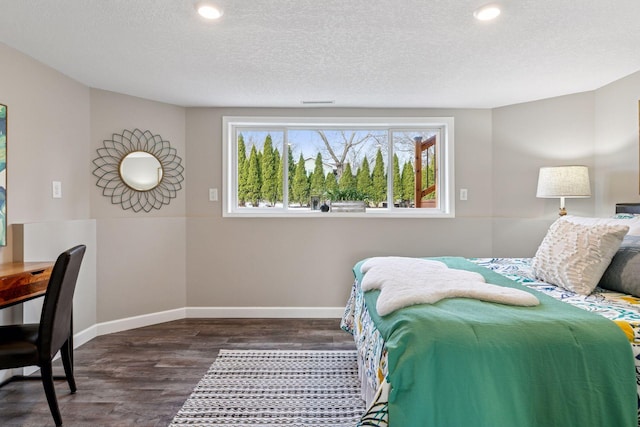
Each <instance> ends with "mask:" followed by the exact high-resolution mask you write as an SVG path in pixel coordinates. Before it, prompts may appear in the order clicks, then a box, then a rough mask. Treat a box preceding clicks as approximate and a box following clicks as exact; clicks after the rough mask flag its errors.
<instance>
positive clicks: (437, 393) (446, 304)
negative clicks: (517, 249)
mask: <svg viewBox="0 0 640 427" xmlns="http://www.w3.org/2000/svg"><path fill="white" fill-rule="evenodd" d="M435 259H438V260H440V261H443V262H445V263H446V264H447V265H449V267H451V268H458V269H464V270H472V271H477V272H479V273H480V274H482V275H483V276H484V277H485V279H486V281H487V283H493V284H497V285H502V286H509V287H514V288H518V289H523V290H526V291H528V292H534V291H532V290H529V289H527V288H525V287H523V286H521V285H520V284H518V283H516V282H513V281H511V280H509V279H507V278H506V277H504V276H502V275H499V274H497V273H494V272H492V271H490V270H487V269H485V268H483V267H479V266H476V265H475V264H472V263H471V262H469V261H467V260H465V259H463V258H450V257H445V258H435ZM360 265H361V263H359V264H357V265H356V267H355V268H354V272H355V274H356V278H357V279H361V278H362V273H361V272H360V268H359V267H360ZM378 294H379V291H370V292H367V293H366V294H365V300H366V304H367V307H368V309H369V312H370V315H371V317H372V319H373V321H374V323H375V325H376V327H377V328H378V330H379V331H380V333H381V334H382V336H383V338H384V340H385V341H386V345H387V349H388V378H387V379H388V381H389V382H390V384H391V392H390V395H389V423H390V425H391V426H394V427H413V426H415V427H449V426H450V427H552V426H553V427H555V426H558V427H570V426H575V427H590V426H592V427H607V426H610V427H625V426H629V427H631V426H637V425H638V420H637V413H636V409H637V406H636V405H637V402H636V383H635V368H634V362H633V355H632V351H631V346H630V345H629V342H628V340H627V338H626V337H625V335H624V334H623V333H622V331H621V330H620V329H619V328H618V326H616V325H615V324H614V323H613V322H611V321H610V320H608V319H605V318H604V317H601V316H599V315H597V314H593V313H589V312H587V311H584V310H581V309H579V308H575V307H573V306H571V305H569V304H565V303H563V302H560V301H557V300H555V299H553V298H551V297H548V296H546V295H543V294H541V293H536V296H537V297H538V299H539V300H540V305H539V306H537V307H516V306H507V305H500V304H495V303H488V302H483V301H478V300H473V299H466V298H453V299H447V300H443V301H440V302H438V303H436V304H433V305H416V306H411V307H407V308H403V309H401V310H398V311H396V312H394V313H391V314H390V315H388V316H385V317H384V318H382V317H380V316H379V315H378V314H377V312H376V310H375V306H376V300H377V297H378Z"/></svg>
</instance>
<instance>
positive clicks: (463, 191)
mask: <svg viewBox="0 0 640 427" xmlns="http://www.w3.org/2000/svg"><path fill="white" fill-rule="evenodd" d="M460 200H467V189H466V188H461V189H460Z"/></svg>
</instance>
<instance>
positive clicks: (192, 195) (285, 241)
mask: <svg viewBox="0 0 640 427" xmlns="http://www.w3.org/2000/svg"><path fill="white" fill-rule="evenodd" d="M302 114H305V115H306V114H308V115H314V116H329V117H331V116H341V117H345V116H347V117H348V116H352V117H359V116H382V117H387V116H400V117H402V116H406V117H416V116H426V117H437V116H447V117H454V120H455V158H456V169H455V172H456V173H455V180H456V187H457V188H467V189H468V190H469V200H468V201H465V202H461V201H458V202H456V218H455V219H425V218H422V219H417V218H416V219H413V218H412V219H407V218H403V219H392V218H385V219H374V218H353V219H349V218H313V219H309V218H307V219H302V218H223V217H222V203H221V202H209V201H208V199H207V189H208V188H210V187H213V188H218V189H219V190H220V195H222V192H223V191H224V189H223V188H222V159H221V157H222V142H221V137H222V127H221V126H222V117H223V116H224V115H230V116H240V115H247V116H293V115H302ZM187 141H188V146H187V163H188V164H189V167H190V172H189V180H188V184H187V215H188V222H187V242H188V244H187V305H188V306H265V307H296V306H300V307H340V306H342V305H344V302H345V301H346V298H347V295H348V292H349V288H350V285H351V282H352V278H353V276H352V273H351V267H352V266H353V264H354V263H355V262H356V261H358V260H360V259H362V258H364V257H368V256H372V255H389V254H394V255H413V256H435V255H460V256H490V255H491V187H492V184H491V173H490V171H491V112H490V111H489V110H426V109H425V110H418V109H410V110H380V109H368V110H351V109H349V110H346V109H289V110H287V109H282V110H281V109H220V108H194V109H188V110H187ZM456 194H457V190H456Z"/></svg>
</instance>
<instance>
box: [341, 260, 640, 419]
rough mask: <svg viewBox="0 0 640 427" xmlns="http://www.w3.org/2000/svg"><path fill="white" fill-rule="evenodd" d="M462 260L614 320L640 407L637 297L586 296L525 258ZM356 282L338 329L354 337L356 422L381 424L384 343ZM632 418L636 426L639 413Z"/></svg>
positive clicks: (639, 303) (639, 306) (639, 312)
mask: <svg viewBox="0 0 640 427" xmlns="http://www.w3.org/2000/svg"><path fill="white" fill-rule="evenodd" d="M468 260H469V261H471V262H473V263H475V264H477V265H480V266H483V267H485V268H488V269H490V270H492V271H495V272H497V273H500V274H502V275H503V276H506V277H508V278H509V279H511V280H514V281H516V282H519V283H522V284H523V285H524V286H527V287H529V288H531V289H535V290H537V291H539V292H543V293H545V294H547V295H549V296H551V297H553V298H555V299H558V300H560V301H563V302H566V303H568V304H571V305H574V306H576V307H579V308H581V309H584V310H587V311H591V312H594V313H597V314H600V315H602V316H604V317H606V318H608V319H610V320H612V321H614V322H616V323H617V324H618V326H619V327H620V328H621V329H622V330H623V331H624V332H625V334H626V335H627V338H628V339H629V341H630V344H631V346H632V350H633V355H634V358H635V360H634V362H635V366H636V378H637V384H638V406H639V408H640V298H636V297H633V296H630V295H626V294H622V293H618V292H613V291H608V290H605V289H601V288H596V290H595V291H594V292H593V293H592V294H591V295H587V296H584V295H579V294H576V293H573V292H571V291H567V290H565V289H562V288H559V287H557V286H554V285H551V284H549V283H545V282H541V281H539V280H537V279H536V278H535V276H534V274H533V272H532V268H531V258H469V259H468ZM359 286H360V285H359V283H358V282H357V281H355V282H354V284H353V287H352V290H351V294H350V297H349V300H348V302H347V305H346V308H345V312H344V315H343V318H342V322H341V327H342V329H344V330H345V331H347V332H350V333H351V334H352V335H353V336H354V340H355V342H356V347H357V349H358V362H359V373H360V379H361V381H362V396H363V399H364V400H365V401H366V403H367V408H368V410H367V412H366V413H365V415H364V416H363V421H362V422H361V423H360V424H359V425H362V426H365V425H366V426H380V427H385V426H387V419H388V418H387V416H388V414H387V412H386V409H387V406H386V396H387V393H388V384H387V383H386V382H385V378H386V375H387V353H386V348H385V345H384V341H383V340H382V337H381V335H380V333H379V332H378V330H377V329H376V327H375V325H374V323H373V321H372V320H371V318H370V317H369V314H368V312H367V310H366V307H365V304H364V297H363V292H362V291H361V290H360V287H359ZM638 419H639V422H638V425H639V426H640V411H639V417H638Z"/></svg>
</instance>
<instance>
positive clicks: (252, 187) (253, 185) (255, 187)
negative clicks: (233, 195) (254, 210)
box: [245, 145, 262, 207]
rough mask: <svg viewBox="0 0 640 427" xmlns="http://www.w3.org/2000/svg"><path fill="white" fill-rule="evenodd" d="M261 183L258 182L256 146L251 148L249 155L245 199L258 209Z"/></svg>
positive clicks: (258, 165) (258, 169)
mask: <svg viewBox="0 0 640 427" xmlns="http://www.w3.org/2000/svg"><path fill="white" fill-rule="evenodd" d="M261 186H262V183H261V181H260V162H259V161H258V151H257V150H256V146H255V145H254V146H252V147H251V153H250V154H249V160H248V168H247V192H246V193H245V197H246V199H247V201H248V202H251V205H253V206H254V207H258V205H259V204H260V188H261Z"/></svg>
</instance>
